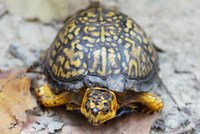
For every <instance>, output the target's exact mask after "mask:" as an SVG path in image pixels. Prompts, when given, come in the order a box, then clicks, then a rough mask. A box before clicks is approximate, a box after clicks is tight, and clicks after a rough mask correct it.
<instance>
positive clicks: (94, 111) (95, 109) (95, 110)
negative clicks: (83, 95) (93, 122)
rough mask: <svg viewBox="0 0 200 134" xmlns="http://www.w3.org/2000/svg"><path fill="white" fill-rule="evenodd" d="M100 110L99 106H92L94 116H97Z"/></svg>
mask: <svg viewBox="0 0 200 134" xmlns="http://www.w3.org/2000/svg"><path fill="white" fill-rule="evenodd" d="M98 112H99V109H98V108H92V109H91V113H92V114H93V115H94V116H97V115H98Z"/></svg>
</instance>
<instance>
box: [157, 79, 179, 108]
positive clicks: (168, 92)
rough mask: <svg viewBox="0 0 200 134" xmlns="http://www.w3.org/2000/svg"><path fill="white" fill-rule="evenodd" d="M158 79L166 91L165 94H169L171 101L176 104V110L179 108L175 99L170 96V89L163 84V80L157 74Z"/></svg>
mask: <svg viewBox="0 0 200 134" xmlns="http://www.w3.org/2000/svg"><path fill="white" fill-rule="evenodd" d="M158 80H159V82H160V84H161V85H162V86H163V88H164V89H165V91H166V92H167V94H168V95H169V97H170V98H171V99H172V101H173V102H174V103H175V104H176V106H177V108H178V110H180V108H179V105H178V103H177V101H176V100H175V99H174V97H173V96H172V94H171V93H170V91H169V90H168V88H167V87H166V86H165V84H164V83H163V81H162V80H161V79H160V77H159V76H158Z"/></svg>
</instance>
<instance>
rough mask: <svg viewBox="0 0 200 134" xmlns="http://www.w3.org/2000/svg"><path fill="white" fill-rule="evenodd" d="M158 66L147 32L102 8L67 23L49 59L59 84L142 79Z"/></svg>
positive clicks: (53, 46)
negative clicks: (119, 77) (116, 77)
mask: <svg viewBox="0 0 200 134" xmlns="http://www.w3.org/2000/svg"><path fill="white" fill-rule="evenodd" d="M155 66H157V54H156V50H155V49H154V46H153V44H152V43H151V42H150V40H149V39H148V38H147V36H146V33H145V32H144V30H143V29H142V28H141V27H140V26H139V25H138V24H137V23H136V22H135V21H134V20H132V19H131V18H129V17H128V16H126V15H124V14H122V13H120V12H118V11H115V10H110V9H104V8H102V7H100V6H97V7H92V6H91V7H89V8H88V9H86V10H82V11H80V12H78V13H77V14H76V15H74V16H72V17H71V18H70V19H69V20H68V21H67V22H66V24H65V26H64V27H63V28H62V29H61V30H60V32H59V33H58V35H57V37H56V38H55V40H54V42H53V44H52V47H51V49H50V51H49V55H48V60H47V68H48V70H49V72H50V73H51V75H52V76H53V77H54V78H55V79H56V80H59V81H74V80H80V79H81V78H83V77H84V76H86V75H92V76H97V77H99V78H102V79H106V77H107V76H109V75H118V74H123V75H124V76H126V77H127V78H128V79H137V80H142V79H144V78H147V77H148V76H149V75H150V74H151V72H152V70H153V69H154V68H155Z"/></svg>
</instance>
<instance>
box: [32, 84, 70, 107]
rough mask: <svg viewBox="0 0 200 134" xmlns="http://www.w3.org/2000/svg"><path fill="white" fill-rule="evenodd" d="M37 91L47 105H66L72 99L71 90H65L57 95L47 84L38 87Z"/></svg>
mask: <svg viewBox="0 0 200 134" xmlns="http://www.w3.org/2000/svg"><path fill="white" fill-rule="evenodd" d="M35 91H36V95H37V96H38V97H39V99H40V101H41V102H42V104H43V105H44V106H45V107H55V106H60V105H65V104H67V103H68V101H69V99H70V92H67V91H65V92H62V93H61V94H58V95H56V94H54V93H53V92H52V90H51V89H50V87H49V86H48V85H47V84H46V85H44V86H42V87H40V88H36V89H35Z"/></svg>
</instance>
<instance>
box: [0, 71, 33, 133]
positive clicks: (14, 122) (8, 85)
mask: <svg viewBox="0 0 200 134" xmlns="http://www.w3.org/2000/svg"><path fill="white" fill-rule="evenodd" d="M22 72H24V71H21V70H20V71H19V70H17V71H7V72H3V73H1V74H0V119H1V120H0V132H1V133H2V134H18V133H20V130H21V128H22V124H23V122H25V121H26V110H29V109H32V108H33V107H35V106H36V102H35V100H34V99H33V97H32V96H31V94H30V79H29V78H28V77H26V76H24V75H22V74H23V73H22Z"/></svg>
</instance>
